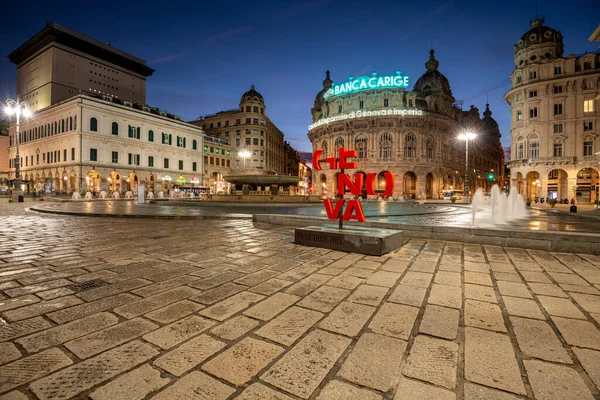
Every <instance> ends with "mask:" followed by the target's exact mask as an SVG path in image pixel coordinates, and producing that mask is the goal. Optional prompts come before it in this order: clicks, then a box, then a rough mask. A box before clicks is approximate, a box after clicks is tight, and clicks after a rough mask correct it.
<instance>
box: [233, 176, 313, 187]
mask: <svg viewBox="0 0 600 400" xmlns="http://www.w3.org/2000/svg"><path fill="white" fill-rule="evenodd" d="M223 179H225V180H226V181H227V182H229V183H233V184H234V185H257V186H270V185H280V186H290V185H297V184H298V182H300V181H301V180H302V178H300V177H298V176H291V175H264V174H263V175H258V174H257V175H229V176H224V177H223Z"/></svg>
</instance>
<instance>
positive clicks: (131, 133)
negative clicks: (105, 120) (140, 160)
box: [127, 125, 140, 139]
mask: <svg viewBox="0 0 600 400" xmlns="http://www.w3.org/2000/svg"><path fill="white" fill-rule="evenodd" d="M127 127H128V129H127V136H128V137H130V138H133V139H139V138H140V128H139V127H137V128H136V127H135V126H131V125H127Z"/></svg>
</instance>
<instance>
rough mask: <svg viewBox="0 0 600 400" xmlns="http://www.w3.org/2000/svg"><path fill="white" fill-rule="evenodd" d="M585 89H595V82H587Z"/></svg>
mask: <svg viewBox="0 0 600 400" xmlns="http://www.w3.org/2000/svg"><path fill="white" fill-rule="evenodd" d="M585 88H586V90H589V89H593V88H594V82H593V81H585Z"/></svg>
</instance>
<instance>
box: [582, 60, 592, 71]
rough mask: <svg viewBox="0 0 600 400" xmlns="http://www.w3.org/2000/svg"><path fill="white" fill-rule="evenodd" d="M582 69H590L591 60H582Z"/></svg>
mask: <svg viewBox="0 0 600 400" xmlns="http://www.w3.org/2000/svg"><path fill="white" fill-rule="evenodd" d="M583 69H584V70H588V69H592V63H591V62H589V61H588V62H584V63H583Z"/></svg>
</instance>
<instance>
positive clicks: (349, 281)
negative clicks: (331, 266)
mask: <svg viewBox="0 0 600 400" xmlns="http://www.w3.org/2000/svg"><path fill="white" fill-rule="evenodd" d="M362 282H364V279H361V278H357V277H355V276H348V275H340V276H336V277H334V278H331V279H330V280H329V281H327V286H334V287H339V288H342V289H348V290H354V289H356V288H357V287H358V285H360V284H361V283H362Z"/></svg>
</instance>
